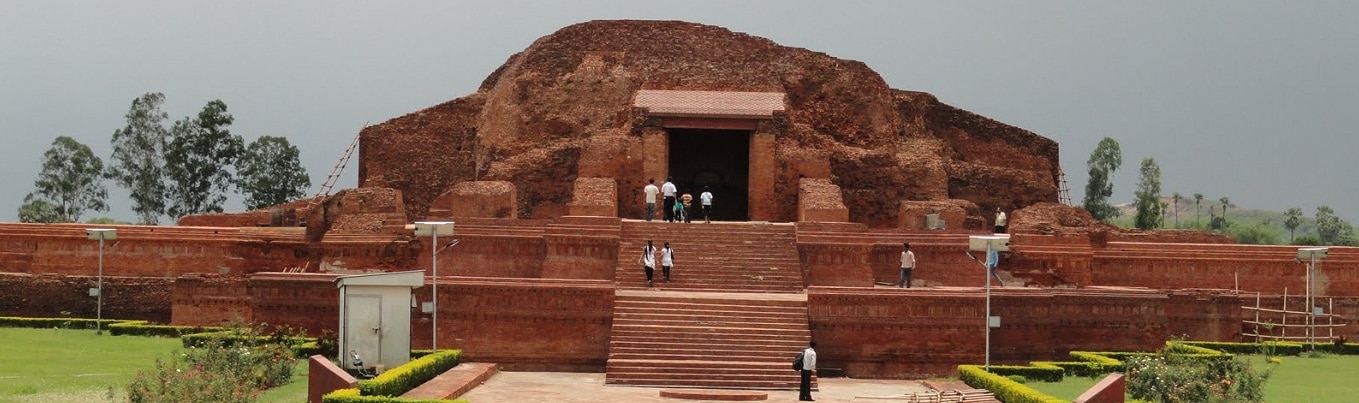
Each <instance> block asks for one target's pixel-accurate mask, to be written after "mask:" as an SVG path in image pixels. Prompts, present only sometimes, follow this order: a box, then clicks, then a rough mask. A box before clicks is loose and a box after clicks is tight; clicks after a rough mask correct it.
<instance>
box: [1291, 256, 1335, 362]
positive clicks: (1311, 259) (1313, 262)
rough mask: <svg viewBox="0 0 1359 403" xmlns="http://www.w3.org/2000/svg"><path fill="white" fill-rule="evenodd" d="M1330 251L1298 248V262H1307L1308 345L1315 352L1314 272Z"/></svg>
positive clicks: (1305, 288)
mask: <svg viewBox="0 0 1359 403" xmlns="http://www.w3.org/2000/svg"><path fill="white" fill-rule="evenodd" d="M1329 251H1330V248H1298V261H1299V262H1301V261H1303V260H1304V259H1306V261H1307V274H1306V275H1305V276H1304V277H1303V278H1305V279H1307V286H1306V287H1304V290H1306V293H1307V297H1306V298H1305V299H1306V300H1307V344H1309V345H1311V346H1312V349H1313V350H1315V349H1316V316H1317V312H1316V296H1315V295H1313V294H1315V291H1316V290H1313V289H1312V283H1313V282H1314V279H1315V278H1316V274H1314V273H1313V272H1314V271H1316V267H1317V263H1318V262H1319V261H1321V260H1323V259H1326V255H1327V253H1328V252H1329Z"/></svg>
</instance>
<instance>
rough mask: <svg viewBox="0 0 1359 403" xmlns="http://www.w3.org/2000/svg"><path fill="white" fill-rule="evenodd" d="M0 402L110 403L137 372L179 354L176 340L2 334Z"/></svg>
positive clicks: (86, 333) (65, 332)
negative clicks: (81, 402)
mask: <svg viewBox="0 0 1359 403" xmlns="http://www.w3.org/2000/svg"><path fill="white" fill-rule="evenodd" d="M0 340H4V343H5V349H4V351H5V353H4V354H3V356H0V358H3V359H4V360H5V361H6V362H5V364H4V365H0V402H75V401H85V402H88V401H96V402H98V401H106V400H108V399H107V395H108V393H109V391H110V390H112V391H113V392H114V393H115V395H116V396H122V395H123V390H124V388H125V387H126V385H127V383H128V382H129V381H131V380H132V377H133V376H134V375H136V374H137V370H140V369H147V368H151V367H152V366H154V365H155V362H156V358H160V357H166V356H168V355H169V354H170V352H172V351H174V350H175V349H176V348H179V346H180V343H179V339H177V338H156V337H134V336H110V335H109V334H108V333H104V335H102V336H98V335H95V334H94V331H93V330H72V329H23V328H0Z"/></svg>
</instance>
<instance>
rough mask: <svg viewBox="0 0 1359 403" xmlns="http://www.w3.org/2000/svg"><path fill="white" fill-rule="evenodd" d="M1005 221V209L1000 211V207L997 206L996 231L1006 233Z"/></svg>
mask: <svg viewBox="0 0 1359 403" xmlns="http://www.w3.org/2000/svg"><path fill="white" fill-rule="evenodd" d="M1005 221H1006V217H1005V212H1004V211H1000V207H996V233H997V234H1004V233H1005Z"/></svg>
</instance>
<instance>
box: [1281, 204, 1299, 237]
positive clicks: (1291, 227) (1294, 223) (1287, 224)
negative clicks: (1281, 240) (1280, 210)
mask: <svg viewBox="0 0 1359 403" xmlns="http://www.w3.org/2000/svg"><path fill="white" fill-rule="evenodd" d="M1301 225H1302V209H1300V208H1297V207H1293V208H1290V209H1288V211H1286V212H1284V228H1288V242H1289V243H1292V242H1293V234H1294V232H1295V231H1297V229H1298V227H1299V226H1301Z"/></svg>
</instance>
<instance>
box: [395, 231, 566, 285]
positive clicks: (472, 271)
mask: <svg viewBox="0 0 1359 403" xmlns="http://www.w3.org/2000/svg"><path fill="white" fill-rule="evenodd" d="M455 238H457V239H458V240H459V242H458V245H457V246H454V247H451V248H448V249H445V250H444V251H443V252H439V255H438V257H439V275H440V276H471V277H510V278H537V277H539V276H540V275H541V273H542V270H543V256H544V255H545V253H544V251H545V249H546V248H545V244H544V242H543V237H542V236H533V235H522V236H520V235H478V234H466V233H464V234H460V235H457V236H455ZM439 240H440V243H443V238H440V239H439ZM420 241H421V243H422V245H426V244H428V243H429V239H427V238H422V239H421V240H420ZM436 246H437V247H443V245H436ZM420 250H421V252H422V253H420V254H419V255H417V257H416V262H415V267H416V268H421V269H425V270H426V271H428V270H429V269H430V267H431V264H430V259H431V257H430V251H429V248H426V247H421V248H420Z"/></svg>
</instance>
